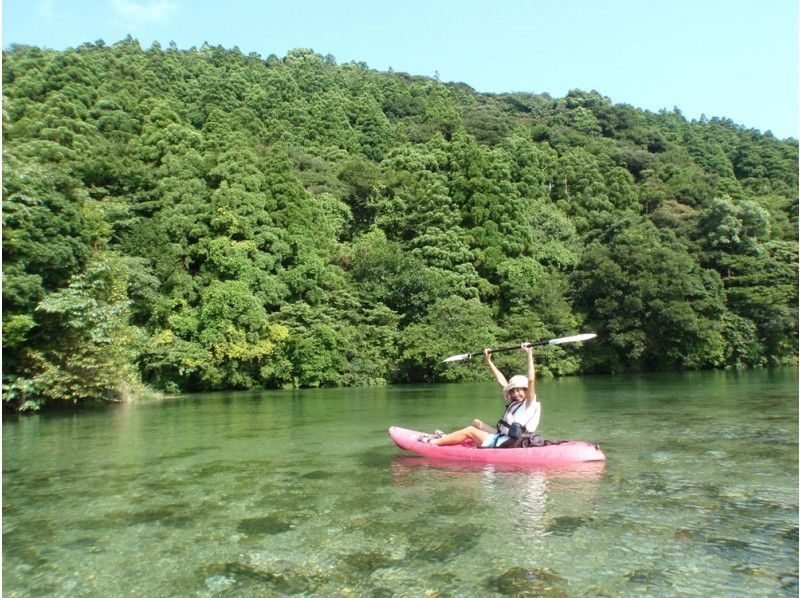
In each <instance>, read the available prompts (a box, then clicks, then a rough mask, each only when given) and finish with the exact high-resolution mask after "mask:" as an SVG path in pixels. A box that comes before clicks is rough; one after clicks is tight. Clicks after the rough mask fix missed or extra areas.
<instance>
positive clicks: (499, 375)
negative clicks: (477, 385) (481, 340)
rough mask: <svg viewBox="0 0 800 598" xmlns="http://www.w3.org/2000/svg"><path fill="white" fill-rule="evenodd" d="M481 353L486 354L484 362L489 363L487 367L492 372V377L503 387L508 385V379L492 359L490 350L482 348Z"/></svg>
mask: <svg viewBox="0 0 800 598" xmlns="http://www.w3.org/2000/svg"><path fill="white" fill-rule="evenodd" d="M483 354H484V355H485V356H486V363H488V364H489V369H490V370H492V373H493V374H494V377H495V379H496V380H497V382H498V384H500V386H502V387H503V388H505V387H506V385H508V380H506V377H505V376H504V375H503V372H501V371H500V370H498V369H497V366H496V365H495V364H494V362H493V361H492V350H491V349H484V350H483Z"/></svg>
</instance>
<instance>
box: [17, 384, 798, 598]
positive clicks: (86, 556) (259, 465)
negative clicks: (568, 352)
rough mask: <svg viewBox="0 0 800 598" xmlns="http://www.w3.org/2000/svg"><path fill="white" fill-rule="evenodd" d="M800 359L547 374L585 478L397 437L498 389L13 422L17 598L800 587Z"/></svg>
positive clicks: (230, 398)
mask: <svg viewBox="0 0 800 598" xmlns="http://www.w3.org/2000/svg"><path fill="white" fill-rule="evenodd" d="M797 382H798V374H797V371H796V370H784V371H779V372H764V371H756V372H744V373H724V372H714V373H691V374H669V375H649V376H613V377H587V378H574V379H563V380H541V381H540V382H539V385H538V389H537V390H538V394H539V397H540V400H541V401H542V411H543V415H542V424H541V426H540V432H541V433H542V434H543V435H544V436H545V437H546V438H551V439H556V438H572V439H580V440H590V441H593V442H597V443H599V444H600V445H601V446H602V448H603V450H604V451H605V453H606V454H607V456H608V461H607V462H606V463H605V465H597V464H590V465H586V466H581V467H575V468H570V469H568V470H566V471H542V470H514V469H498V468H494V467H491V466H467V465H461V464H457V463H456V464H446V463H441V462H431V461H427V460H425V459H422V458H418V457H415V456H412V455H410V454H409V453H404V452H403V451H401V450H400V449H398V448H396V447H395V446H394V445H393V444H392V443H391V441H390V440H389V438H388V436H387V435H386V429H387V428H388V427H389V426H390V425H393V424H394V425H401V426H403V427H409V428H415V429H422V430H431V429H433V428H445V429H447V428H454V427H457V426H458V427H460V426H462V425H464V424H465V423H467V422H468V421H469V420H471V419H472V418H473V417H480V418H481V419H484V420H485V421H494V420H495V419H496V418H497V417H498V416H499V414H500V413H501V412H502V405H501V402H500V400H499V398H498V397H497V392H496V389H495V387H494V386H493V385H491V384H474V385H436V386H415V387H407V386H406V387H392V388H387V389H336V390H310V391H297V392H260V393H227V394H207V395H192V396H185V397H181V398H178V399H174V400H168V401H163V402H160V403H150V404H142V405H128V406H121V407H114V408H108V409H103V410H98V411H90V412H82V413H79V414H70V415H63V414H54V415H34V416H31V417H23V418H19V419H13V418H7V419H6V421H4V422H3V592H4V595H6V596H41V595H48V596H117V595H126V596H148V597H150V596H252V595H259V596H261V595H263V596H282V595H291V594H307V595H340V594H343V593H351V594H353V595H370V596H392V595H398V596H404V595H405V596H420V595H425V594H431V595H434V596H471V595H480V596H490V595H503V594H506V595H543V596H620V595H623V596H624V595H648V596H658V595H663V596H675V595H700V596H712V595H716V596H721V595H746V594H753V595H762V596H766V595H770V596H776V595H777V596H780V595H786V596H796V595H797V592H798V581H797V580H798V490H797V489H798V444H797V441H798V384H797Z"/></svg>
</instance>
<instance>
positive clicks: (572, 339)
mask: <svg viewBox="0 0 800 598" xmlns="http://www.w3.org/2000/svg"><path fill="white" fill-rule="evenodd" d="M596 336H597V335H596V334H594V333H591V332H590V333H587V334H576V335H575V336H564V337H561V338H554V339H550V340H546V341H536V342H535V343H531V345H532V346H534V347H542V346H544V345H563V344H566V343H579V342H580V341H588V340H589V339H592V338H594V337H596ZM520 348H521V346H520V345H514V346H513V347H501V348H500V349H492V350H491V351H492V353H502V352H503V351H513V350H514V349H520ZM476 355H483V351H474V352H472V353H462V354H461V355H451V356H450V357H448V358H447V359H445V360H444V361H443V362H442V363H450V362H456V361H469V360H470V359H472V358H473V357H475V356H476Z"/></svg>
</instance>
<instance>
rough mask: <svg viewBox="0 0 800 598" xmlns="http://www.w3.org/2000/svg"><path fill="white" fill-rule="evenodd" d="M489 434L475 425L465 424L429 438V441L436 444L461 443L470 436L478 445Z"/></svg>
mask: <svg viewBox="0 0 800 598" xmlns="http://www.w3.org/2000/svg"><path fill="white" fill-rule="evenodd" d="M489 436H490V434H489V433H488V432H484V431H483V430H479V429H478V428H476V427H475V426H467V427H466V428H462V429H460V430H457V431H455V432H451V433H450V434H445V435H444V436H442V437H441V438H431V440H430V443H431V444H435V445H436V446H449V445H452V444H461V443H462V442H464V441H465V440H466V439H467V438H471V439H472V440H473V441H474V442H475V444H477V445H478V446H480V445H481V444H482V443H483V441H484V440H486V439H487V438H488V437H489Z"/></svg>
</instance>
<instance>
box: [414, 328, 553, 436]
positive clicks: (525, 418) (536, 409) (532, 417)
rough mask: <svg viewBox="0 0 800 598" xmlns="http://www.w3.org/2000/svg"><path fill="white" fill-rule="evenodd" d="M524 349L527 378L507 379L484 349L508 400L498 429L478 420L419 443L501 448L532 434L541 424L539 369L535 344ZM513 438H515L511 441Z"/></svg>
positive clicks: (488, 351)
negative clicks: (463, 444) (470, 440)
mask: <svg viewBox="0 0 800 598" xmlns="http://www.w3.org/2000/svg"><path fill="white" fill-rule="evenodd" d="M521 347H522V350H523V351H525V353H526V354H527V355H528V375H527V377H526V376H512V378H511V380H508V381H507V380H506V377H505V376H504V375H503V372H501V371H500V370H499V369H497V366H495V364H494V362H493V361H492V350H491V349H485V350H484V352H483V353H484V355H485V356H486V363H488V364H489V368H490V369H491V370H492V373H493V374H494V377H495V379H496V380H497V382H498V383H499V384H500V386H502V387H503V398H504V399H505V400H506V410H505V413H503V417H502V419H501V420H500V421H499V422H498V423H497V428H492V427H490V426H487V425H486V424H485V423H483V422H482V421H480V420H478V419H476V420H473V421H472V425H469V426H467V427H466V428H462V429H461V430H458V431H456V432H451V433H450V434H443V435H437V436H422V437H420V440H421V441H422V442H427V443H429V444H434V445H436V446H447V445H452V444H461V443H462V442H464V441H465V440H467V439H472V441H473V442H475V444H476V445H478V446H480V447H482V448H502V447H503V446H508V445H513V444H515V443H514V440H515V439H516V437H518V435H519V433H527V434H533V432H535V431H536V427H537V426H538V425H539V415H540V406H539V402H538V401H537V400H536V367H535V365H534V363H533V345H531V344H530V343H522V345H521ZM512 436H514V438H512Z"/></svg>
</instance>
